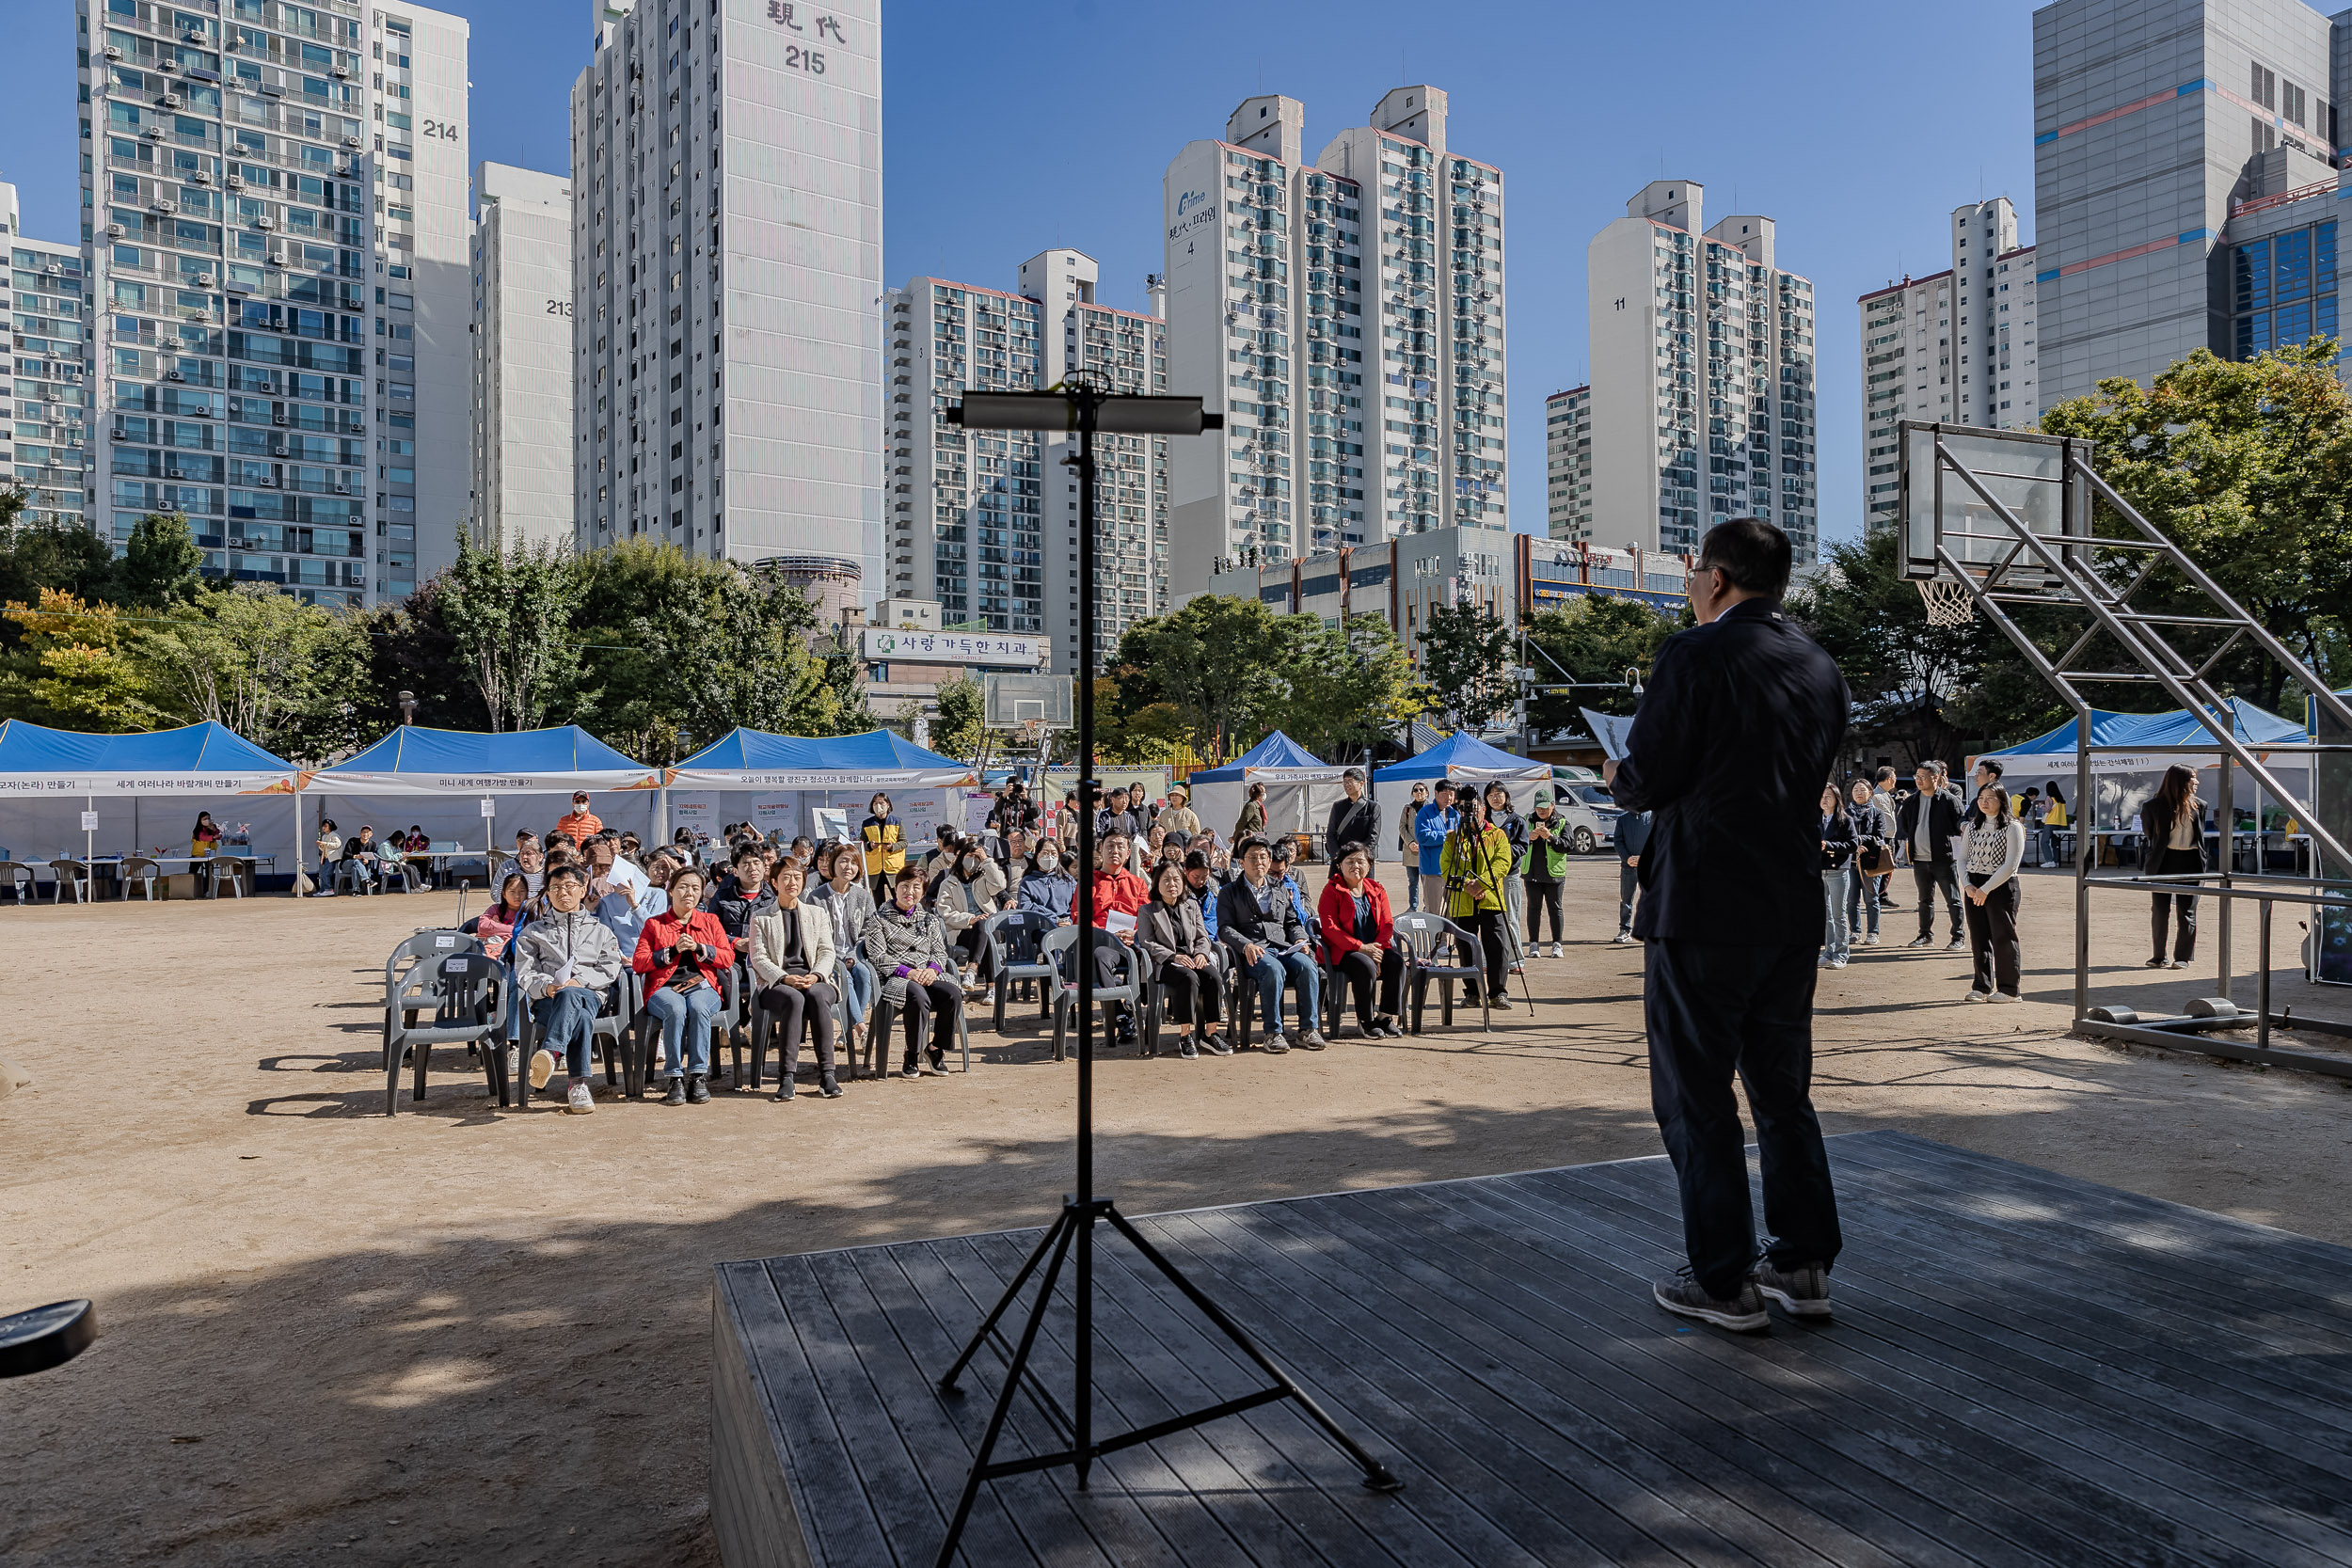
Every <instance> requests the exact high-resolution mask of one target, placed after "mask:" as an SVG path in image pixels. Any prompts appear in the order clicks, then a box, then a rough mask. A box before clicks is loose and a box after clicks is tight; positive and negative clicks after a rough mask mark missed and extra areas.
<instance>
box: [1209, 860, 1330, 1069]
mask: <svg viewBox="0 0 2352 1568" xmlns="http://www.w3.org/2000/svg"><path fill="white" fill-rule="evenodd" d="M1241 863H1242V873H1241V875H1240V876H1239V877H1237V878H1235V879H1233V880H1232V882H1231V883H1229V884H1228V885H1227V886H1226V889H1225V891H1224V892H1223V893H1222V894H1220V895H1218V902H1217V908H1216V925H1217V939H1218V940H1219V941H1220V942H1224V943H1225V949H1226V951H1227V952H1228V953H1231V954H1232V956H1233V958H1234V961H1235V963H1236V964H1237V966H1238V967H1239V968H1240V969H1241V970H1242V972H1244V973H1245V974H1248V977H1249V978H1250V979H1251V980H1252V981H1253V982H1254V983H1255V984H1256V985H1257V988H1258V1000H1259V1013H1260V1015H1261V1016H1262V1017H1263V1019H1264V1021H1265V1029H1266V1037H1265V1048H1266V1050H1267V1051H1268V1052H1269V1053H1274V1054H1276V1055H1279V1054H1280V1053H1283V1052H1286V1051H1288V1050H1289V1049H1290V1041H1289V1040H1288V1039H1287V1038H1285V1037H1284V1036H1283V1032H1282V992H1283V990H1284V988H1285V986H1286V985H1287V986H1289V987H1290V988H1293V989H1295V990H1296V991H1297V993H1298V1019H1299V1035H1298V1043H1299V1044H1300V1045H1301V1046H1303V1047H1305V1048H1306V1049H1307V1050H1309V1051H1320V1050H1322V1049H1323V1047H1324V1043H1325V1042H1324V1038H1323V1030H1322V1027H1321V1024H1320V1023H1319V1022H1318V1020H1319V1019H1320V1018H1321V1016H1322V1010H1323V1008H1322V1003H1323V989H1322V975H1321V974H1320V972H1318V971H1317V970H1316V968H1315V961H1314V958H1313V956H1312V955H1311V953H1310V952H1309V950H1308V941H1307V923H1306V922H1305V921H1304V920H1302V919H1300V918H1299V914H1298V909H1297V906H1296V905H1295V904H1294V903H1293V902H1292V899H1291V890H1290V889H1289V888H1288V887H1287V886H1285V885H1284V884H1283V882H1282V881H1281V880H1280V879H1278V878H1277V877H1276V876H1275V875H1274V853H1273V851H1272V850H1271V849H1270V848H1269V847H1267V845H1266V841H1265V840H1264V839H1263V838H1249V839H1245V840H1244V841H1243V842H1242V847H1241Z"/></svg>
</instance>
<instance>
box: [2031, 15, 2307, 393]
mask: <svg viewBox="0 0 2352 1568" xmlns="http://www.w3.org/2000/svg"><path fill="white" fill-rule="evenodd" d="M2344 33H2345V29H2344V27H2343V26H2341V25H2335V26H2332V27H2331V24H2330V23H2329V21H2328V18H2327V17H2325V16H2322V15H2321V14H2320V13H2319V12H2317V11H2315V10H2312V8H2310V7H2308V6H2305V5H2303V4H2301V3H2300V0H2232V3H2231V4H2228V5H2219V4H2207V3H2205V0H2166V3H2163V4H2154V3H2152V0H2055V3H2054V4H2051V5H2047V6H2044V7H2043V8H2041V9H2040V10H2037V11H2036V12H2034V16H2033V52H2034V66H2033V73H2034V230H2035V233H2034V240H2035V245H2036V264H2037V271H2036V274H2035V279H2036V282H2037V283H2038V284H2039V285H2040V292H2041V297H2040V308H2039V311H2038V314H2039V315H2040V316H2041V319H2042V331H2041V354H2040V359H2041V377H2040V379H2041V384H2042V386H2041V398H2042V406H2043V407H2045V408H2046V407H2048V406H2049V405H2050V404H2055V403H2058V402H2062V401H2064V400H2066V399H2069V398H2076V397H2082V396H2085V395H2087V394H2089V393H2090V392H2092V391H2094V390H2096V389H2097V386H2098V383H2099V382H2100V381H2101V380H2103V379H2106V378H2107V377H2111V376H2130V377H2133V378H2135V379H2137V380H2139V381H2143V382H2144V381H2148V380H2150V379H2152V378H2153V377H2154V376H2155V375H2157V374H2158V373H2160V372H2163V371H2164V370H2165V368H2166V367H2168V366H2169V365H2171V364H2172V363H2173V362H2174V361H2176V360H2179V359H2183V358H2185V357H2186V356H2188V355H2189V353H2190V352H2191V351H2193V350H2195V349H2198V348H2201V347H2209V348H2211V349H2213V350H2214V352H2216V353H2217V354H2220V355H2223V356H2230V355H2233V354H2236V353H2239V352H2241V351H2242V350H2243V351H2250V352H2259V350H2255V349H2253V347H2252V345H2253V343H2254V341H2256V339H2257V337H2258V336H2259V337H2265V338H2267V340H2268V341H2270V342H2276V341H2281V340H2280V322H2279V320H2278V319H2277V316H2276V315H2275V309H2276V306H2277V303H2278V301H2279V299H2280V296H2279V295H2277V294H2276V293H2275V290H2274V289H2273V287H2272V282H2273V280H2272V279H2271V278H2270V277H2267V276H2264V277H2256V276H2255V273H2256V271H2257V270H2258V268H2259V269H2267V268H2268V267H2269V266H2271V265H2273V264H2275V258H2274V256H2273V254H2272V253H2271V252H2270V251H2268V250H2267V249H2265V251H2264V252H2263V253H2262V254H2261V255H2260V256H2259V257H2246V256H2242V255H2241V254H2240V253H2238V252H2237V251H2236V249H2235V247H2234V246H2233V244H2232V243H2231V242H2232V241H2233V240H2234V239H2236V238H2237V237H2238V236H2237V233H2236V230H2237V229H2238V228H2239V227H2240V225H2239V223H2238V216H2239V214H2238V210H2239V209H2241V208H2243V207H2244V206H2246V205H2248V204H2249V203H2252V202H2257V201H2262V200H2264V199H2265V198H2272V197H2286V196H2288V195H2290V194H2295V193H2309V192H2311V191H2312V188H2313V187H2318V188H2319V189H2321V190H2323V191H2328V192H2330V193H2331V192H2332V186H2333V182H2334V180H2335V172H2334V171H2335V166H2336V164H2337V162H2338V160H2339V148H2338V145H2337V135H2338V130H2339V126H2340V116H2339V114H2338V111H2337V108H2336V106H2335V105H2336V103H2337V101H2338V100H2339V99H2340V98H2341V96H2342V94H2341V91H2340V90H2339V89H2338V86H2337V84H2339V83H2344V85H2345V86H2347V87H2352V80H2347V78H2352V56H2348V55H2347V51H2346V49H2345V48H2344ZM2270 215H2271V214H2267V213H2265V212H2262V211H2260V210H2258V211H2257V212H2256V213H2255V214H2251V216H2253V217H2256V218H2265V217H2269V216H2270ZM2298 219H2299V221H2298ZM2247 227H2249V230H2250V232H2249V233H2248V234H2247V236H2246V238H2248V239H2249V240H2250V241H2255V242H2260V241H2264V240H2267V239H2269V238H2271V234H2272V230H2273V229H2274V228H2275V229H2277V230H2279V231H2281V232H2286V231H2293V230H2301V231H2303V232H2304V235H2305V237H2304V238H2303V239H2302V240H2299V241H2291V242H2290V250H2291V252H2292V254H2291V255H2290V257H2289V261H2288V264H2289V267H2290V269H2291V271H2290V276H2289V281H2290V283H2291V285H2293V287H2294V289H2295V291H2296V292H2294V293H2292V295H2291V297H2290V298H2289V300H2288V303H2289V305H2290V319H2289V320H2288V321H2287V322H2286V324H2285V326H2286V329H2287V331H2288V332H2289V333H2290V334H2293V333H2296V332H2301V331H2302V330H2303V329H2304V327H2305V325H2306V323H2307V322H2308V325H2309V326H2310V329H2311V330H2313V331H2316V330H2319V325H2318V324H2319V322H2320V319H2321V316H2322V306H2321V300H2322V299H2323V298H2324V299H2325V300H2326V301H2327V312H2328V313H2329V314H2332V309H2333V302H2334V299H2335V296H2336V286H2335V285H2336V277H2335V274H2334V270H2333V268H2332V267H2330V268H2328V270H2327V271H2326V273H2325V274H2324V275H2323V274H2322V273H2321V272H2320V270H2319V268H2318V260H2317V254H2316V249H2315V246H2316V242H2317V240H2318V235H2317V234H2316V233H2315V232H2313V230H2315V229H2316V227H2317V226H2316V223H2315V222H2314V221H2312V217H2311V216H2310V215H2309V208H2308V206H2307V208H2306V211H2305V213H2302V214H2279V215H2278V216H2277V217H2276V219H2275V221H2274V222H2273V223H2263V222H2255V223H2252V224H2251V225H2249V226H2247ZM2225 230H2230V231H2231V232H2229V233H2226V234H2225ZM2306 252H2309V255H2308V263H2309V266H2310V269H2311V270H2310V272H2309V274H2308V276H2307V275H2305V274H2304V273H2303V272H2302V271H2301V270H2300V269H2301V268H2302V267H2303V266H2304V265H2305V264H2306V255H2305V253H2306ZM2241 261H2243V262H2245V263H2246V276H2245V277H2243V278H2241V277H2239V276H2237V271H2236V269H2237V266H2238V264H2239V263H2240V262H2241ZM2241 323H2243V324H2244V325H2243V328H2242V331H2243V340H2242V341H2241V325H2240V324H2241ZM2265 346H2268V343H2265Z"/></svg>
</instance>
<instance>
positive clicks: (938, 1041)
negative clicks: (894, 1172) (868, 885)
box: [866, 865, 963, 1078]
mask: <svg viewBox="0 0 2352 1568" xmlns="http://www.w3.org/2000/svg"><path fill="white" fill-rule="evenodd" d="M890 893H891V897H890V902H889V903H888V904H887V905H885V906H883V907H882V909H881V911H879V912H877V913H876V914H875V916H874V918H873V920H872V921H871V922H869V923H868V924H867V926H866V961H867V962H869V963H871V964H872V965H873V966H874V973H875V974H876V975H877V976H878V977H879V978H880V979H881V980H882V1000H884V1001H886V1002H888V1003H889V1004H890V1005H891V1006H894V1007H896V1008H898V1013H899V1016H900V1017H902V1018H904V1019H905V1020H906V1041H907V1046H906V1060H905V1062H904V1063H903V1065H901V1066H900V1067H899V1069H898V1076H899V1077H901V1078H918V1077H922V1076H924V1075H926V1074H930V1075H931V1076H934V1077H936V1076H939V1075H941V1074H942V1073H943V1072H944V1071H945V1069H943V1068H942V1067H941V1066H940V1063H941V1062H942V1061H943V1060H944V1059H945V1058H946V1054H947V1046H948V1044H949V1042H951V1041H952V1040H954V1039H955V1037H956V1028H957V1024H958V1022H960V1021H961V1018H962V1016H963V988H962V987H961V986H960V985H958V984H957V983H956V977H955V974H954V973H953V971H951V970H950V969H949V968H948V964H947V928H946V927H945V926H943V925H941V924H940V922H939V916H937V915H935V914H933V913H931V911H929V910H927V909H925V908H924V907H923V873H922V872H920V871H919V870H917V869H915V868H914V866H911V865H910V866H908V867H906V868H905V869H903V870H901V871H900V872H899V873H898V879H896V880H895V881H894V882H892V884H891V889H890ZM926 1022H930V1025H931V1044H930V1054H929V1056H928V1059H927V1058H926V1057H925V1055H924V1053H923V1028H924V1024H925V1023H926ZM882 1043H887V1042H882Z"/></svg>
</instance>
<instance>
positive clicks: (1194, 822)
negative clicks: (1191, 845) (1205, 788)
mask: <svg viewBox="0 0 2352 1568" xmlns="http://www.w3.org/2000/svg"><path fill="white" fill-rule="evenodd" d="M1160 826H1162V827H1164V828H1166V829H1167V830H1168V832H1171V833H1184V834H1185V835H1187V836H1189V837H1192V838H1199V837H1200V817H1199V816H1196V815H1195V814H1194V812H1193V809H1192V791H1190V790H1188V789H1186V788H1185V787H1184V785H1183V784H1169V785H1168V809H1167V810H1166V811H1164V812H1162V813H1160Z"/></svg>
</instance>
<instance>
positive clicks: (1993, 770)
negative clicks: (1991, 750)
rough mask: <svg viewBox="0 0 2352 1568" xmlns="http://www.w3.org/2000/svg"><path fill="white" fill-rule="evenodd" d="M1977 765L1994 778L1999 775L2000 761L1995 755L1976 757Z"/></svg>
mask: <svg viewBox="0 0 2352 1568" xmlns="http://www.w3.org/2000/svg"><path fill="white" fill-rule="evenodd" d="M1977 766H1978V767H1979V768H1983V769H1984V770H1985V771H1986V772H1988V773H1990V774H1992V775H1993V776H1994V778H1996V779H1997V778H1999V777H2000V776H2001V763H2000V759H1999V758H1997V757H1979V758H1978V759H1977Z"/></svg>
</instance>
